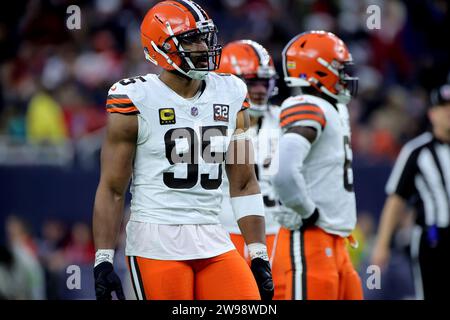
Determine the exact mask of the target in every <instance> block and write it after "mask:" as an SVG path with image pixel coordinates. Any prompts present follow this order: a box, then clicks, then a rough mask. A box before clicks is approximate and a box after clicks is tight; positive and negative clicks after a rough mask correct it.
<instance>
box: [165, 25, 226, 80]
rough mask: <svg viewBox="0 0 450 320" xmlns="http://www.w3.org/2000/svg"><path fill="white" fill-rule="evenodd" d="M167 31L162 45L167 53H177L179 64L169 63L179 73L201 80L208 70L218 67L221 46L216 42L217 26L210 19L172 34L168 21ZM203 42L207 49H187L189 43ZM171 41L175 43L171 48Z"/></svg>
mask: <svg viewBox="0 0 450 320" xmlns="http://www.w3.org/2000/svg"><path fill="white" fill-rule="evenodd" d="M166 26H167V29H168V30H169V33H170V34H172V35H171V36H170V37H169V38H167V39H166V40H165V41H164V43H163V45H162V47H163V50H164V51H165V53H166V54H167V55H178V56H179V57H180V58H181V65H179V66H178V65H176V64H175V63H173V62H172V61H171V62H172V63H170V62H169V63H170V64H171V65H172V66H173V67H174V69H175V70H176V71H178V72H180V73H181V74H183V75H185V76H187V77H189V78H192V79H197V80H202V79H204V78H205V76H206V75H207V74H208V72H210V71H214V70H216V69H217V68H218V67H219V64H220V57H221V53H222V46H221V45H219V44H218V43H217V32H218V31H217V27H216V26H215V25H214V23H213V22H212V20H207V21H204V22H197V29H194V30H189V31H187V32H184V33H181V34H177V35H174V34H173V31H172V29H171V27H170V24H169V23H166ZM199 42H204V43H205V44H206V47H207V50H198V51H195V50H187V49H186V47H189V46H190V45H191V44H195V43H199ZM172 43H173V44H174V45H175V48H173V45H172ZM199 64H200V65H199Z"/></svg>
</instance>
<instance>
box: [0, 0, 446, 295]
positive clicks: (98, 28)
mask: <svg viewBox="0 0 450 320" xmlns="http://www.w3.org/2000/svg"><path fill="white" fill-rule="evenodd" d="M17 2H18V3H17V4H15V5H14V6H12V7H11V8H10V9H9V10H2V11H1V13H0V16H1V20H0V77H1V85H0V199H1V202H0V245H1V250H0V251H1V252H0V280H2V279H1V276H2V272H3V275H4V274H5V273H4V272H5V270H6V269H5V268H6V266H7V265H8V263H10V262H11V260H10V259H9V258H11V256H9V255H8V252H13V253H14V254H15V255H13V256H14V257H15V258H14V259H15V263H16V265H15V268H14V272H13V274H14V277H16V278H17V279H16V280H17V281H18V282H17V283H20V286H19V285H16V286H15V287H14V286H13V287H9V288H8V287H7V284H6V282H2V281H0V297H1V295H2V293H3V295H5V292H2V290H6V293H8V290H9V293H10V294H18V295H17V296H16V297H18V298H38V299H42V298H49V299H91V298H93V297H94V293H93V279H92V261H93V255H94V248H93V243H92V236H91V231H90V224H91V214H92V206H93V199H94V194H95V189H96V185H97V181H98V177H99V163H98V162H99V161H98V160H99V150H100V145H101V140H102V137H103V127H104V124H105V118H106V113H105V111H104V103H105V98H106V93H107V90H108V88H109V86H110V85H111V84H113V83H114V82H116V81H117V80H119V79H122V78H126V77H129V76H135V75H139V74H145V73H151V72H157V69H156V68H155V67H154V66H152V65H151V64H149V63H147V62H145V61H144V57H143V52H142V49H141V46H140V39H139V25H140V21H141V19H142V17H143V16H144V14H145V12H146V11H147V10H148V9H149V8H150V7H151V6H152V5H153V4H154V3H155V2H156V1H151V0H123V1H120V0H96V1H65V0H41V1H39V0H30V1H17ZM197 2H198V3H199V4H200V5H202V7H204V8H205V10H206V11H207V12H208V13H209V15H210V16H211V17H212V18H213V19H214V21H215V23H216V25H217V26H218V28H219V40H220V42H221V43H222V44H225V43H227V42H228V41H231V40H236V39H247V38H248V39H252V40H256V41H258V42H260V43H261V44H263V45H264V46H265V47H266V48H267V49H268V50H269V52H270V53H271V54H272V56H273V58H274V61H275V64H276V67H277V70H278V72H279V73H280V75H281V68H280V67H281V55H280V53H281V50H282V48H283V47H284V45H285V44H286V43H287V42H288V41H289V40H290V39H291V38H292V37H293V36H294V35H296V34H298V33H300V32H303V31H305V30H313V29H323V30H328V31H332V32H334V33H336V34H337V35H338V36H340V37H341V38H342V39H343V40H344V41H345V42H346V43H347V45H348V46H349V48H350V51H351V52H352V54H353V57H354V60H355V63H356V73H357V75H358V76H359V78H360V82H359V94H358V97H357V98H356V99H354V100H353V101H352V103H351V104H350V113H351V122H352V130H353V141H352V145H353V151H354V176H355V188H356V192H357V205H358V217H359V223H358V227H357V230H356V237H357V238H358V240H359V241H360V243H361V246H360V248H359V249H358V250H356V251H352V256H353V259H354V262H355V264H356V266H357V268H358V270H359V272H360V274H361V277H362V279H363V281H364V283H365V280H366V279H367V276H368V274H367V273H366V267H367V263H368V261H367V260H368V256H369V255H370V251H371V244H372V242H373V238H374V235H375V232H376V225H377V223H378V217H379V214H380V211H381V209H382V206H383V202H384V198H385V194H384V184H385V182H386V180H387V177H388V175H389V173H390V169H391V166H392V163H393V161H394V160H395V157H396V155H397V154H398V152H399V150H400V148H401V146H402V144H403V143H405V142H406V141H407V140H408V139H410V138H412V137H414V136H416V135H417V134H419V133H420V132H422V131H423V130H426V128H427V126H428V122H427V119H426V108H427V106H428V103H429V101H428V92H429V90H430V89H431V88H433V87H435V86H437V85H439V84H441V83H442V82H444V81H446V79H447V77H448V71H449V70H450V59H449V57H450V42H449V41H448V40H446V39H448V35H445V32H446V31H447V32H448V31H449V30H450V17H449V9H450V7H449V6H450V5H449V3H448V2H447V1H445V0H411V1H399V0H391V1H359V0H335V1H321V0H279V1H278V0H214V1H211V0H210V1H201V0H199V1H197ZM71 4H77V5H79V6H80V8H81V29H80V30H68V29H67V28H66V19H67V18H68V16H69V15H68V14H67V13H66V9H67V7H68V6H69V5H71ZM371 4H375V5H378V6H379V7H380V9H381V29H379V30H369V29H368V28H367V25H366V22H367V19H368V17H369V14H368V13H367V12H366V10H367V7H368V6H369V5H371ZM280 80H282V79H280ZM278 86H279V88H280V94H279V95H278V96H277V97H275V99H274V101H273V102H274V103H280V102H281V101H282V100H283V99H284V98H286V97H287V95H288V91H287V89H286V87H285V86H284V85H283V83H282V81H279V83H278ZM411 217H412V215H405V218H404V219H403V223H402V228H401V229H400V230H399V231H398V232H397V236H396V238H395V241H394V242H393V244H392V245H393V247H394V251H393V255H392V259H391V263H390V265H389V267H388V269H387V271H386V272H383V277H382V288H381V290H368V289H367V288H365V291H366V292H365V293H366V297H367V298H371V299H373V298H377V299H404V298H412V297H413V293H414V292H413V290H412V282H411V277H410V270H409V264H408V258H407V255H406V250H407V246H408V237H409V228H410V226H411V223H412V219H411ZM121 243H122V244H123V235H122V242H121ZM5 248H7V251H6V250H5ZM122 250H123V248H122ZM119 256H120V253H118V257H119ZM120 260H123V259H116V263H117V264H118V268H119V271H120V273H121V275H122V276H123V279H124V281H125V283H126V284H125V286H126V287H128V289H129V284H128V275H127V273H126V267H125V262H124V261H120ZM72 264H75V265H79V266H80V267H81V271H82V273H81V274H82V282H81V290H68V289H67V286H66V279H67V276H68V275H67V274H66V267H67V266H68V265H72ZM2 268H3V269H2ZM43 280H44V281H43ZM2 286H3V287H2ZM5 288H6V289H5ZM130 297H132V296H130Z"/></svg>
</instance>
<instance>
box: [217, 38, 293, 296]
mask: <svg viewBox="0 0 450 320" xmlns="http://www.w3.org/2000/svg"><path fill="white" fill-rule="evenodd" d="M218 71H220V72H225V73H231V74H234V75H237V76H238V77H240V78H241V79H243V80H244V81H245V82H246V83H247V88H248V91H249V100H250V108H249V109H248V111H249V113H250V129H249V130H248V131H249V135H250V136H251V138H252V141H253V145H254V147H255V166H256V171H257V176H258V180H259V185H260V188H261V193H262V195H263V198H264V206H265V217H266V241H267V248H268V253H269V258H270V262H271V265H272V274H273V280H274V285H275V295H274V299H282V298H284V288H285V281H284V273H283V272H284V270H283V269H282V268H278V265H277V261H276V260H275V258H276V251H277V247H278V246H282V244H280V243H279V242H278V241H277V240H278V239H277V234H278V230H279V227H280V226H279V224H278V222H277V221H276V220H275V219H274V217H273V215H274V213H276V212H277V211H279V210H282V207H281V205H280V202H279V200H278V198H277V197H276V195H275V191H274V189H273V186H272V182H271V180H272V178H273V175H274V174H275V173H276V172H277V170H278V158H276V157H275V155H276V150H277V148H278V141H279V138H280V135H281V130H280V127H279V119H280V108H279V106H275V105H271V104H270V103H269V99H270V97H272V96H274V95H275V94H276V93H277V88H276V86H275V82H276V79H277V78H278V76H277V74H276V71H275V68H274V66H273V61H272V58H271V56H270V55H269V53H268V52H267V50H266V49H265V48H264V47H263V46H261V45H260V44H259V43H256V42H255V41H251V40H238V41H233V42H231V43H229V44H227V45H226V46H225V47H224V49H223V52H222V59H221V64H220V68H219V70H218ZM225 183H227V179H226V178H224V184H225ZM219 218H220V221H221V222H222V224H223V226H224V227H225V229H226V230H227V231H228V232H229V233H230V237H231V240H232V241H233V243H234V245H235V247H236V248H237V250H238V251H239V253H240V254H241V255H242V256H243V257H244V258H246V259H247V260H248V261H249V256H248V250H247V246H246V245H245V241H244V238H243V236H242V234H241V231H240V230H239V227H238V225H237V223H236V220H235V219H234V215H233V208H232V206H231V202H230V196H229V193H228V190H227V188H224V198H223V201H222V213H221V214H220V215H219Z"/></svg>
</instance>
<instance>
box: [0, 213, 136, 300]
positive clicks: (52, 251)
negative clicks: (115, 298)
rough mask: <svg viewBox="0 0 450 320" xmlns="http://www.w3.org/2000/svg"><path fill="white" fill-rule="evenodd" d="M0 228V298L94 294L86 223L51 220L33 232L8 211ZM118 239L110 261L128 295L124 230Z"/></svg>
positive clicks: (85, 296)
mask: <svg viewBox="0 0 450 320" xmlns="http://www.w3.org/2000/svg"><path fill="white" fill-rule="evenodd" d="M125 220H126V219H125ZM125 223H126V221H125V222H124V225H125ZM5 229H6V237H7V239H6V240H7V244H6V246H2V245H0V300H2V299H8V300H11V299H12V300H16V299H21V300H22V299H27V300H30V299H31V300H43V299H50V300H57V299H94V298H95V292H94V282H93V281H94V280H93V267H92V266H93V263H94V255H95V252H94V243H93V240H92V231H91V227H90V224H89V223H86V222H82V221H76V222H74V223H67V222H66V221H62V220H61V219H57V218H52V219H47V220H46V221H45V222H44V223H43V224H42V226H41V227H40V229H39V230H36V229H35V228H33V227H32V226H31V225H30V224H29V223H28V222H27V220H26V219H24V218H23V217H19V216H16V215H11V216H9V217H7V219H6V224H5ZM119 242H120V244H119V247H118V249H117V252H118V253H117V255H118V258H117V259H116V261H115V265H116V269H117V270H118V274H119V275H120V276H121V278H122V279H123V280H122V281H123V283H124V290H125V293H126V295H127V296H128V298H133V295H132V292H131V290H132V288H131V283H130V282H129V276H128V271H127V266H126V263H125V258H124V245H125V233H124V228H122V232H121V234H120V239H119ZM120 257H121V258H122V259H120ZM70 266H75V267H76V269H77V270H78V271H79V273H78V274H75V273H74V271H73V270H74V269H73V268H71V267H70ZM78 271H76V272H78ZM74 277H78V278H74Z"/></svg>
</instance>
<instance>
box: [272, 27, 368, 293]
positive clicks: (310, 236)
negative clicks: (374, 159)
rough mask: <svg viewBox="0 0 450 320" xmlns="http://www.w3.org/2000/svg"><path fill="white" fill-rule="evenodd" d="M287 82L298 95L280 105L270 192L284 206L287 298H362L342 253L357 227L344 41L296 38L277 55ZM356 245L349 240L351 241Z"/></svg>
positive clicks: (320, 34)
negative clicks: (276, 167) (276, 162)
mask: <svg viewBox="0 0 450 320" xmlns="http://www.w3.org/2000/svg"><path fill="white" fill-rule="evenodd" d="M282 56H283V57H282V58H283V69H284V70H283V71H284V77H285V78H284V80H285V82H286V84H287V85H288V86H289V87H301V88H302V94H300V95H297V96H293V97H290V98H288V99H286V100H285V101H284V102H283V104H282V106H281V114H280V126H281V128H282V131H283V137H282V138H281V139H280V143H279V161H280V165H279V170H278V173H277V174H276V176H275V179H274V181H273V182H274V186H275V189H276V190H277V193H278V195H279V197H280V199H281V202H282V203H283V205H285V206H287V207H288V208H289V209H290V211H282V212H280V214H279V215H278V216H277V220H278V221H279V222H280V224H281V225H283V226H284V228H282V229H281V230H280V235H279V241H284V239H285V238H288V239H290V241H289V242H290V244H291V246H290V248H289V251H286V252H284V253H282V257H281V258H280V257H279V258H280V259H282V260H284V261H285V266H286V268H287V270H288V272H287V275H288V277H289V278H290V281H289V282H288V283H287V288H286V293H287V296H286V298H287V299H295V300H299V299H362V287H361V281H360V279H359V276H358V274H357V273H356V271H355V270H354V268H353V265H352V263H351V261H350V258H349V254H348V252H347V247H346V238H349V239H352V238H351V232H352V230H353V229H354V227H355V224H356V203H355V194H354V191H353V183H352V182H353V178H352V168H351V161H352V151H351V146H350V123H349V114H348V109H347V104H348V103H349V102H350V99H351V97H352V91H353V90H352V88H353V87H354V85H355V84H356V83H357V78H353V77H350V76H349V75H348V71H347V66H348V65H349V64H351V63H352V57H351V54H350V53H349V50H348V48H347V46H346V45H345V44H344V42H343V41H342V40H341V39H339V38H338V37H336V36H335V35H334V34H332V33H329V32H324V31H311V32H306V33H303V34H300V35H297V36H296V37H294V38H293V39H292V40H291V41H290V42H289V43H288V44H287V45H286V47H285V48H284V50H283V53H282ZM351 242H352V243H353V244H355V243H354V241H351Z"/></svg>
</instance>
